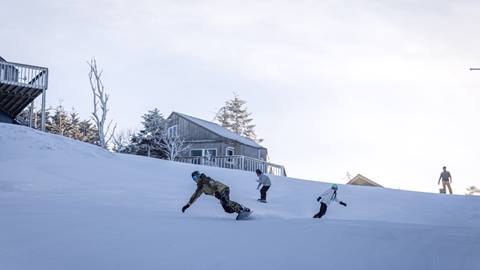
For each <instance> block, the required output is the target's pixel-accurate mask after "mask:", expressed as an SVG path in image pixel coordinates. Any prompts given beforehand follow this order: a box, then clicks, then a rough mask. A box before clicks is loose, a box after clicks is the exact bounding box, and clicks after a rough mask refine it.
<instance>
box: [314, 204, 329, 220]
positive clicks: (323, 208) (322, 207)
mask: <svg viewBox="0 0 480 270" xmlns="http://www.w3.org/2000/svg"><path fill="white" fill-rule="evenodd" d="M326 212H327V205H326V204H325V203H323V202H322V203H320V211H319V212H318V213H316V214H315V216H313V217H314V218H321V217H323V215H325V213H326Z"/></svg>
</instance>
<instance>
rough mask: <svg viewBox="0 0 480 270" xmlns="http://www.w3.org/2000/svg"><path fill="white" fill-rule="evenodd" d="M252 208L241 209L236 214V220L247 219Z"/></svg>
mask: <svg viewBox="0 0 480 270" xmlns="http://www.w3.org/2000/svg"><path fill="white" fill-rule="evenodd" d="M252 212H253V211H252V210H250V211H242V212H240V213H238V216H237V218H236V219H237V220H245V219H248V218H249V217H250V215H251V214H252Z"/></svg>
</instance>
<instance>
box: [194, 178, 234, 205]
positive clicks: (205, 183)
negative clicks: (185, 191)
mask: <svg viewBox="0 0 480 270" xmlns="http://www.w3.org/2000/svg"><path fill="white" fill-rule="evenodd" d="M226 188H228V186H227V185H225V184H223V183H221V182H218V181H215V180H213V179H212V178H210V177H208V176H206V175H205V174H202V175H200V177H199V178H198V180H197V190H195V192H194V193H193V194H192V197H190V201H189V202H188V203H190V204H192V203H194V202H195V201H196V200H197V199H198V197H200V195H202V193H205V194H206V195H215V193H216V192H220V193H221V192H222V191H223V190H225V189H226Z"/></svg>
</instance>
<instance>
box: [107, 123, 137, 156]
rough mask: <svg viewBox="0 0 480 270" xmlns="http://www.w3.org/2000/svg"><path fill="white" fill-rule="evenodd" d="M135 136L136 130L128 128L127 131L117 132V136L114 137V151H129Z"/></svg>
mask: <svg viewBox="0 0 480 270" xmlns="http://www.w3.org/2000/svg"><path fill="white" fill-rule="evenodd" d="M133 136H135V132H134V131H133V130H131V129H127V130H126V131H125V130H122V131H120V132H119V133H117V134H115V136H113V138H112V142H113V151H115V152H119V153H129V152H130V151H129V150H130V149H129V147H130V145H131V143H132V138H133Z"/></svg>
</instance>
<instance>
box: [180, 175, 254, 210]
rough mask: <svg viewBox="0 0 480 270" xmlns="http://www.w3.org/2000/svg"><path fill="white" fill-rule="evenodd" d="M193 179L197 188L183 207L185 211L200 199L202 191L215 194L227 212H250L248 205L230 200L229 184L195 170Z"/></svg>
mask: <svg viewBox="0 0 480 270" xmlns="http://www.w3.org/2000/svg"><path fill="white" fill-rule="evenodd" d="M192 179H193V181H195V182H196V183H197V189H196V190H195V192H194V193H193V194H192V197H190V200H189V201H188V203H187V204H186V205H185V206H183V207H182V212H183V213H184V212H185V210H187V209H188V208H189V207H190V206H191V205H192V204H193V203H194V202H195V201H196V200H197V199H198V197H200V196H201V195H202V193H205V194H206V195H211V196H215V198H217V199H218V200H220V204H221V205H222V207H223V210H225V212H227V213H230V214H231V213H237V214H240V213H242V212H250V209H248V208H247V207H243V206H242V205H241V204H239V203H237V202H234V201H231V200H230V188H229V187H228V186H227V185H225V184H223V183H221V182H219V181H215V180H213V179H212V178H210V177H208V176H206V175H205V174H203V173H202V174H201V173H200V172H199V171H194V172H193V173H192ZM237 219H238V216H237Z"/></svg>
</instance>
